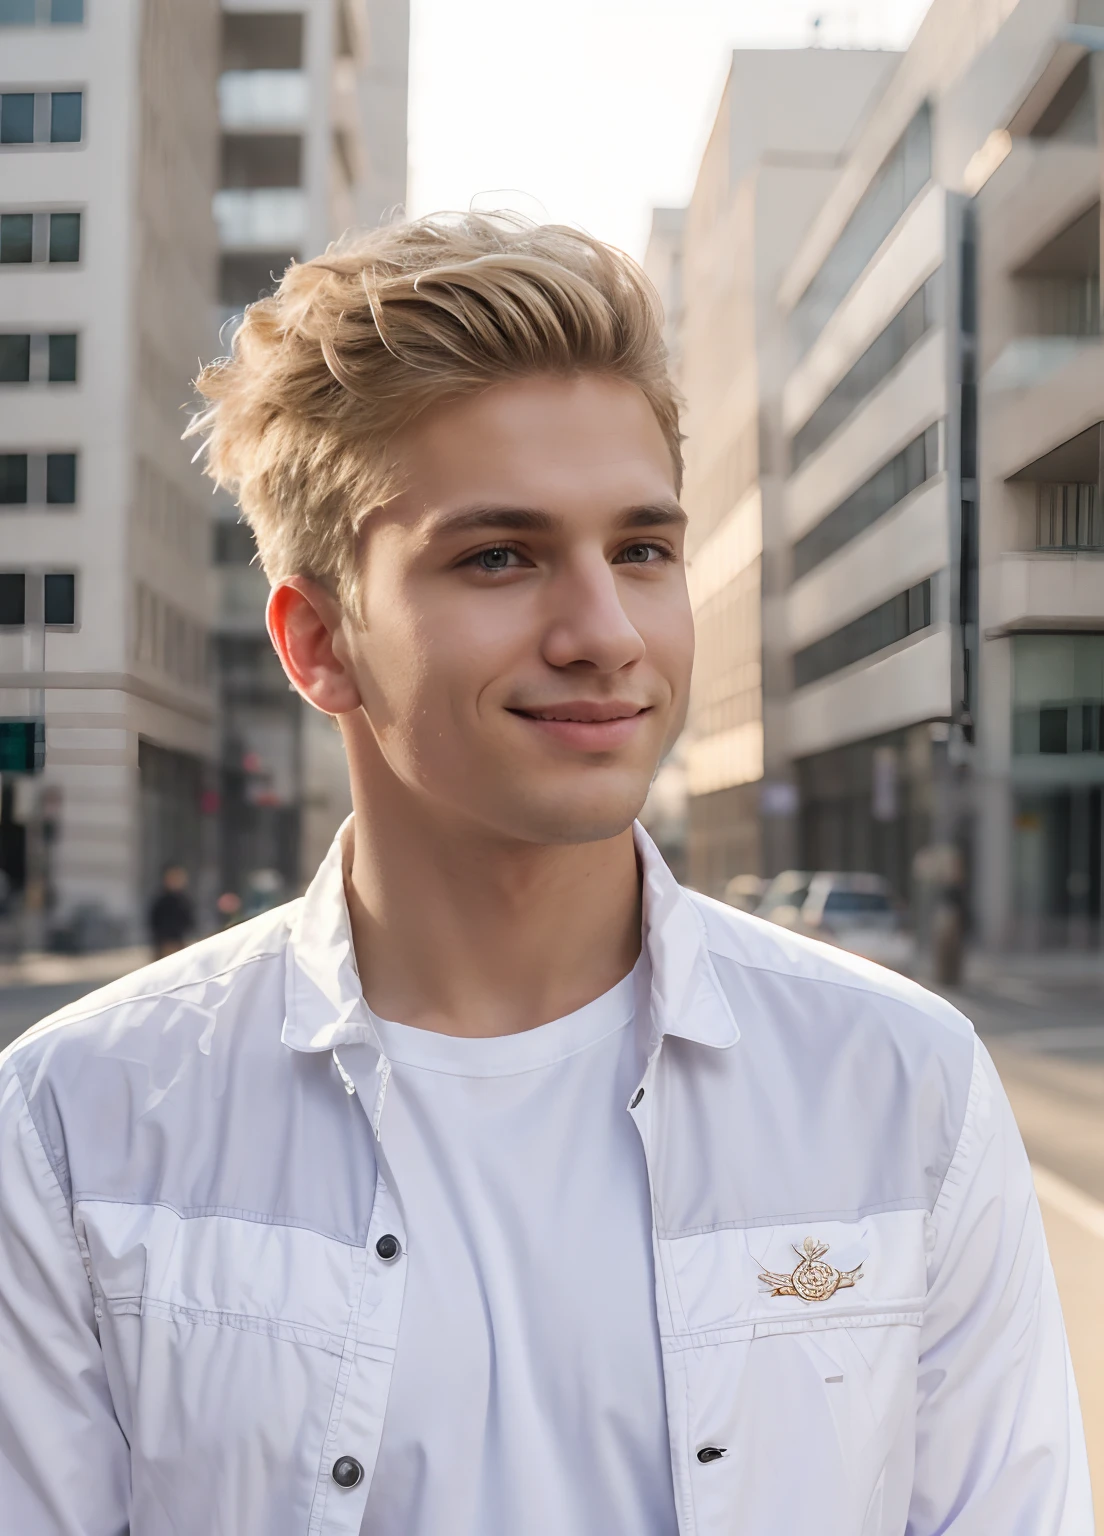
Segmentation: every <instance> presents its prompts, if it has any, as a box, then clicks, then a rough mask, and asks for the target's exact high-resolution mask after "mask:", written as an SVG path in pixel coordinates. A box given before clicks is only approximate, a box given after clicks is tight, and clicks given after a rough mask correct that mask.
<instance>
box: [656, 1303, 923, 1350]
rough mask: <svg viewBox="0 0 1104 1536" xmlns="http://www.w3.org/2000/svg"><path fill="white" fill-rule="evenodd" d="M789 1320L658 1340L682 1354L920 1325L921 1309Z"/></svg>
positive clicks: (751, 1324) (918, 1326)
mask: <svg viewBox="0 0 1104 1536" xmlns="http://www.w3.org/2000/svg"><path fill="white" fill-rule="evenodd" d="M788 1322H790V1320H789V1319H787V1320H786V1321H785V1322H784V1321H783V1320H782V1319H779V1321H778V1323H777V1324H772V1325H770V1328H769V1330H768V1331H765V1332H758V1331H756V1330H757V1329H759V1328H762V1327H763V1325H762V1324H754V1323H744V1324H741V1325H740V1326H738V1327H730V1328H724V1327H721V1328H705V1329H697V1330H695V1331H694V1332H693V1333H688V1334H678V1335H671V1334H666V1335H663V1336H662V1337H661V1339H660V1343H661V1346H662V1348H663V1351H664V1353H665V1354H674V1355H681V1354H686V1353H687V1352H689V1351H690V1350H695V1349H701V1348H703V1347H707V1346H712V1345H718V1344H753V1343H755V1342H756V1340H758V1339H769V1338H778V1337H781V1336H786V1335H793V1334H811V1333H829V1332H834V1331H835V1330H837V1329H840V1328H843V1329H847V1328H920V1327H922V1326H923V1322H924V1314H923V1313H922V1312H877V1313H871V1314H870V1315H869V1316H868V1317H840V1318H824V1319H819V1318H818V1319H812V1318H810V1319H805V1318H794V1319H793V1320H792V1326H787V1323H788Z"/></svg>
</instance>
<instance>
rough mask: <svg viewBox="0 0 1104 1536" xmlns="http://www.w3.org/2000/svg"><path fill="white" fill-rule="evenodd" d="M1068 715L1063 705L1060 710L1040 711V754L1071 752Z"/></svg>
mask: <svg viewBox="0 0 1104 1536" xmlns="http://www.w3.org/2000/svg"><path fill="white" fill-rule="evenodd" d="M1066 715H1067V711H1066V707H1065V705H1062V706H1061V707H1060V708H1058V709H1040V711H1039V751H1040V752H1068V751H1069V730H1068V726H1067V723H1066Z"/></svg>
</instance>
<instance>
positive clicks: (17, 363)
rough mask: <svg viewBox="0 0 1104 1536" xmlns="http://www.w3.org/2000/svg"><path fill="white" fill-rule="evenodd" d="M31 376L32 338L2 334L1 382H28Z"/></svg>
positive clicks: (0, 344)
mask: <svg viewBox="0 0 1104 1536" xmlns="http://www.w3.org/2000/svg"><path fill="white" fill-rule="evenodd" d="M30 377H31V338H30V337H29V336H27V335H23V336H18V335H11V334H10V333H9V334H7V335H4V334H0V384H26V383H27V381H28V380H29V379H30Z"/></svg>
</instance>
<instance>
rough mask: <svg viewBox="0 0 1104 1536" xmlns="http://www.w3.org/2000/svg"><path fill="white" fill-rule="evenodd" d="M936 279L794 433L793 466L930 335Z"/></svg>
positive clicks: (910, 301)
mask: <svg viewBox="0 0 1104 1536" xmlns="http://www.w3.org/2000/svg"><path fill="white" fill-rule="evenodd" d="M937 282H938V274H936V276H933V277H929V278H928V280H927V282H926V283H925V284H924V285H923V287H921V288H918V289H917V290H916V292H915V293H914V294H913V295H912V297H911V298H910V299H908V300H907V301H906V302H905V304H903V305H902V307H901V308H900V309H899V310H898V311H897V313H896V314H895V315H894V317H893V319H892V320H891V321H890V322H889V324H888V325H887V326H886V328H885V330H884V331H882V332H881V334H880V335H878V336H876V337H875V338H874V340H873V341H872V342H871V343H870V345H869V347H867V349H866V351H865V352H864V353H863V355H862V356H861V357H860V358H859V360H858V361H857V362H856V363H855V364H854V365H853V366H852V367H851V368H850V369H849V370H848V372H847V373H845V374H844V376H843V378H842V379H841V380H840V381H839V383H838V384H837V385H836V387H835V389H833V390H832V392H831V393H830V394H829V395H827V396H825V398H824V399H823V400H822V401H821V403H820V404H819V405H818V406H817V408H816V410H815V411H814V412H813V414H812V415H811V416H810V417H809V419H808V421H807V422H806V423H805V425H804V426H803V427H801V428H800V429H799V430H798V431H797V432H795V433H794V437H793V442H792V444H791V448H790V459H791V467H792V468H793V469H797V468H798V467H799V466H800V465H801V464H803V463H804V462H805V460H806V459H807V458H809V457H810V455H811V454H814V453H815V452H816V450H817V449H818V448H819V447H821V445H822V444H823V443H825V442H827V440H828V438H829V437H831V435H832V433H833V432H835V430H836V428H837V427H840V426H842V425H843V423H844V422H845V421H846V420H847V418H848V417H849V416H850V415H852V413H853V412H855V411H856V410H858V408H859V406H860V405H861V404H862V403H863V401H864V400H866V399H867V397H868V396H869V395H871V394H873V392H874V390H875V389H877V387H878V385H879V384H881V382H882V381H883V379H885V378H887V377H888V376H889V374H891V373H892V372H893V370H894V368H896V367H897V364H898V363H900V362H902V361H903V360H904V358H905V357H907V355H908V354H909V352H911V351H912V349H913V347H914V346H915V345H916V343H917V342H918V341H920V340H921V338H922V337H924V336H926V335H927V333H928V331H929V330H930V329H931V327H932V325H934V323H935V320H936V307H937V301H938V293H937V288H936V285H937ZM963 473H965V471H963Z"/></svg>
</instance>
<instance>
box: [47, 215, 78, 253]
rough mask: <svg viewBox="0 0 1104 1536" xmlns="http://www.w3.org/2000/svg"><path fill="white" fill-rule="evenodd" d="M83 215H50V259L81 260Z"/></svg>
mask: <svg viewBox="0 0 1104 1536" xmlns="http://www.w3.org/2000/svg"><path fill="white" fill-rule="evenodd" d="M80 233H81V216H80V214H79V213H52V214H51V215H50V260H51V261H79V260H80Z"/></svg>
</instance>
